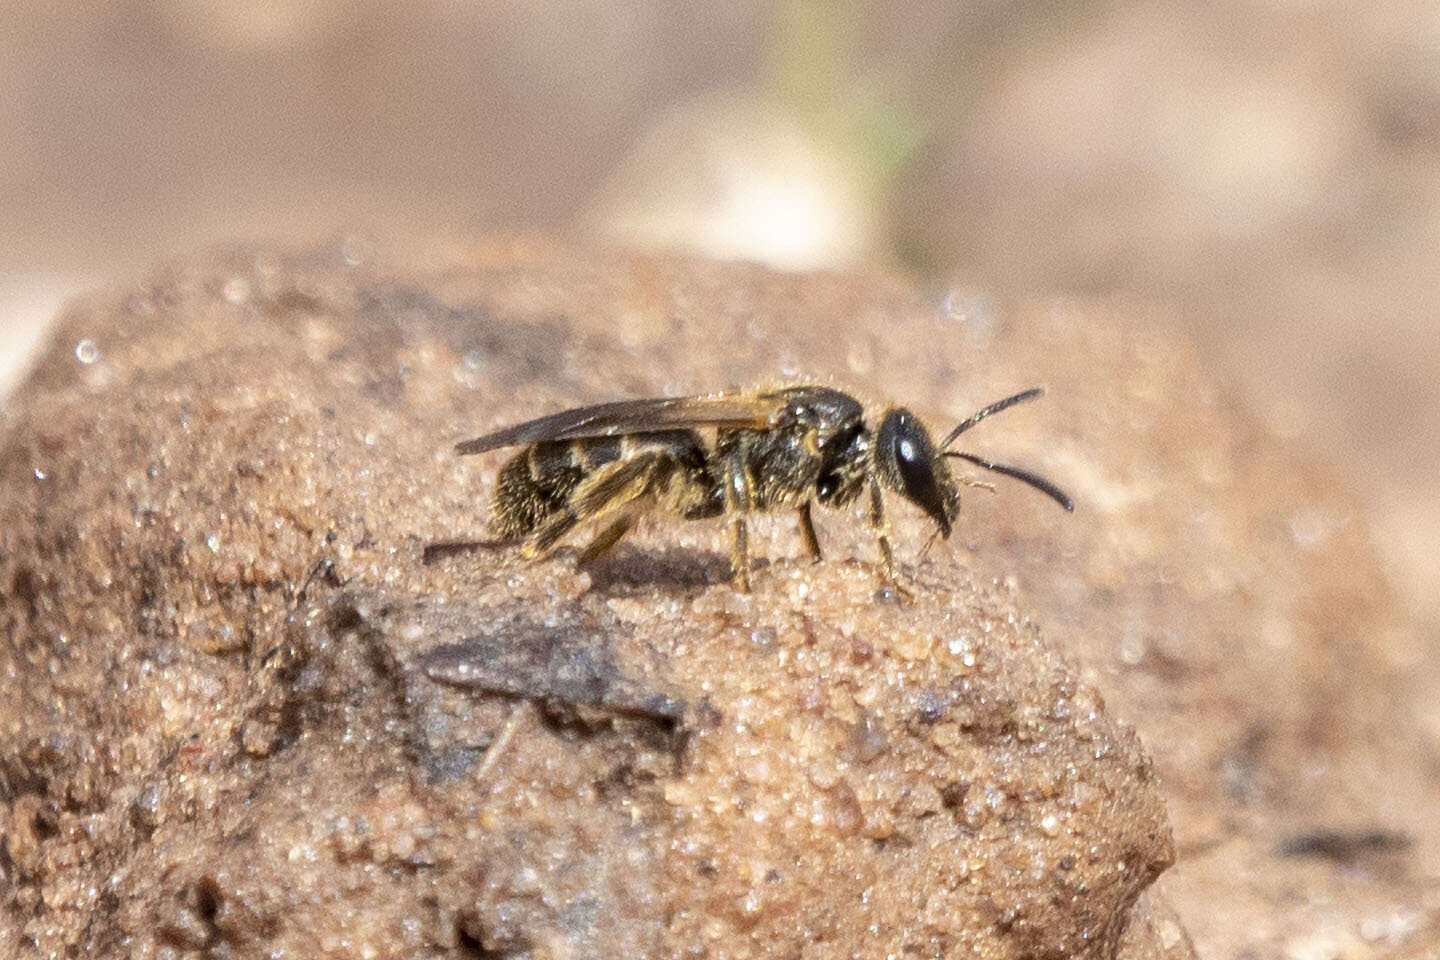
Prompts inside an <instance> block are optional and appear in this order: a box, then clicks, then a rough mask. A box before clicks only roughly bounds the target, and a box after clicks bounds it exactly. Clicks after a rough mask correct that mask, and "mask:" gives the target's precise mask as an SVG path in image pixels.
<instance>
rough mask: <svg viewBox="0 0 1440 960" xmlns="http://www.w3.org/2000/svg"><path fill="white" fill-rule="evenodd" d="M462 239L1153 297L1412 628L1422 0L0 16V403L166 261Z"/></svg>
mask: <svg viewBox="0 0 1440 960" xmlns="http://www.w3.org/2000/svg"><path fill="white" fill-rule="evenodd" d="M492 229H502V230H515V229H519V230H524V231H537V232H546V233H557V234H560V235H562V236H577V235H578V236H585V237H600V238H605V239H611V240H616V239H618V240H623V241H625V242H630V243H644V244H649V245H656V246H672V247H682V248H688V249H693V250H698V251H701V252H705V253H710V254H714V255H719V256H730V257H744V258H749V259H758V260H764V261H767V262H770V263H772V264H775V265H777V266H781V267H794V268H810V267H830V266H847V265H856V264H864V265H879V266H881V267H885V268H894V269H899V270H902V271H904V272H906V273H908V274H910V275H912V276H914V277H917V278H918V279H919V281H920V282H921V283H922V284H925V285H927V288H929V289H933V290H934V291H935V294H936V297H937V303H943V302H944V298H945V297H946V296H957V295H958V296H960V297H963V298H964V302H965V303H966V304H967V309H970V310H976V309H979V310H986V309H990V310H1003V309H1004V304H1005V302H1006V300H1007V298H1009V297H1011V296H1014V295H1024V296H1030V297H1034V296H1040V297H1050V296H1091V295H1106V296H1120V297H1125V298H1134V299H1135V301H1136V302H1142V303H1146V304H1149V305H1150V306H1151V307H1153V306H1155V305H1158V306H1159V307H1160V308H1161V310H1162V312H1164V313H1168V314H1170V315H1173V316H1175V317H1176V318H1178V320H1179V322H1181V323H1183V324H1184V325H1185V335H1186V336H1187V337H1189V338H1190V339H1192V340H1193V341H1194V343H1195V344H1196V345H1197V347H1198V348H1199V349H1200V350H1202V351H1203V352H1205V353H1206V354H1208V355H1209V356H1210V357H1211V358H1212V360H1213V362H1214V363H1215V364H1216V365H1218V366H1219V367H1220V368H1221V369H1222V376H1223V377H1226V378H1228V379H1229V380H1230V381H1231V382H1233V383H1234V384H1235V385H1236V389H1237V391H1239V392H1240V393H1242V394H1244V395H1246V396H1247V397H1248V399H1249V401H1250V402H1251V403H1252V404H1253V405H1254V406H1255V407H1256V408H1257V409H1259V410H1260V411H1261V413H1262V414H1263V415H1264V416H1265V417H1267V418H1268V419H1269V421H1270V422H1271V423H1272V424H1273V425H1274V426H1275V427H1276V428H1277V429H1279V430H1280V431H1281V432H1283V433H1285V434H1287V435H1291V436H1294V437H1297V438H1300V439H1301V440H1302V442H1305V443H1308V444H1310V445H1312V446H1314V447H1316V448H1324V449H1326V450H1328V451H1329V453H1330V454H1331V455H1332V456H1333V458H1334V459H1336V460H1337V461H1338V462H1339V463H1340V464H1341V467H1342V470H1343V472H1344V475H1345V476H1346V477H1347V478H1348V482H1350V483H1353V484H1354V485H1355V487H1356V488H1357V490H1358V491H1359V492H1360V493H1361V494H1362V496H1363V497H1365V498H1366V499H1367V500H1368V502H1369V503H1370V504H1371V506H1372V508H1373V511H1374V518H1375V522H1376V523H1375V530H1376V536H1377V539H1378V540H1379V541H1380V544H1379V545H1380V547H1381V549H1382V551H1383V552H1385V553H1386V554H1387V556H1388V557H1389V558H1390V562H1391V564H1392V569H1393V572H1394V574H1395V577H1396V581H1397V584H1398V585H1399V586H1400V587H1401V588H1402V589H1403V590H1405V591H1406V593H1407V594H1408V596H1409V598H1410V600H1411V602H1412V604H1413V607H1414V609H1416V610H1418V611H1420V612H1421V613H1422V615H1424V616H1426V617H1428V618H1430V620H1431V622H1432V623H1433V622H1435V621H1436V617H1437V614H1440V596H1437V594H1440V591H1436V590H1435V589H1434V587H1435V586H1436V585H1437V584H1440V576H1437V574H1440V559H1437V552H1436V550H1435V549H1434V547H1433V544H1435V543H1436V542H1437V541H1440V483H1437V481H1436V474H1437V470H1440V416H1437V413H1440V336H1437V330H1436V322H1435V317H1436V315H1437V310H1440V264H1437V255H1436V253H1437V249H1440V245H1437V241H1440V7H1437V5H1436V4H1435V3H1434V2H1433V0H1385V2H1381V3H1375V4H1356V3H1353V2H1342V0H1216V2H1211V3H1205V4H1196V3H1193V2H1190V0H1027V2H1019V0H958V2H957V0H907V2H903V3H894V2H891V3H886V2H879V0H876V2H860V0H854V2H844V0H836V2H823V3H822V2H816V0H780V2H778V3H753V2H746V0H730V2H726V3H716V4H709V5H702V4H681V3H666V2H660V0H628V2H621V3H615V2H613V0H565V2H557V0H525V2H519V0H510V2H488V3H487V2H477V3H463V2H459V0H229V2H220V0H110V2H107V3H104V4H96V3H91V2H83V0H46V2H43V3H41V2H19V0H15V2H10V3H6V4H4V5H3V6H0V390H3V389H4V388H5V387H4V385H5V384H10V383H13V382H14V378H15V377H16V376H18V375H19V372H20V371H21V370H22V369H23V363H24V358H25V356H26V355H27V352H28V351H30V350H32V349H33V348H34V345H35V344H36V342H37V337H38V336H39V335H40V332H41V330H42V328H43V325H44V323H45V321H46V320H47V319H49V318H50V317H51V316H52V315H53V314H54V312H55V311H56V309H57V307H58V305H59V304H60V303H61V302H62V301H63V300H64V298H66V297H67V296H69V295H71V294H73V293H75V292H78V291H80V290H82V289H84V288H86V287H89V286H93V285H96V284H100V283H107V282H112V281H114V280H116V279H118V278H124V277H134V276H137V275H139V274H140V273H142V272H143V271H145V270H147V269H148V268H149V267H151V266H153V265H154V264H155V263H156V262H158V261H163V260H165V259H167V258H171V257H174V256H178V255H182V254H184V253H187V252H189V251H192V250H194V249H195V248H196V247H205V246H209V245H214V244H219V243H228V242H231V241H235V240H265V241H280V242H286V243H300V242H312V241H317V240H319V241H325V242H343V243H353V244H359V245H364V244H366V243H381V244H384V245H387V246H389V245H393V244H403V243H404V242H406V240H407V238H422V237H433V236H435V235H436V234H437V233H448V234H460V235H467V234H473V233H477V232H480V231H485V230H492Z"/></svg>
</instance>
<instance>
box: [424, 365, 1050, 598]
mask: <svg viewBox="0 0 1440 960" xmlns="http://www.w3.org/2000/svg"><path fill="white" fill-rule="evenodd" d="M1042 393H1043V391H1042V390H1041V389H1040V388H1038V387H1036V388H1033V389H1030V390H1025V391H1023V392H1021V393H1017V394H1015V395H1014V396H1011V397H1006V398H1005V399H1004V400H1000V401H998V402H996V403H992V404H990V405H989V406H987V407H984V408H983V409H981V410H979V411H978V412H976V413H975V414H974V415H972V416H970V417H969V418H967V419H965V420H962V421H961V422H960V423H959V424H958V425H956V427H955V428H954V429H953V430H951V431H950V432H949V433H948V434H946V436H945V439H944V440H943V441H942V442H941V443H940V444H938V445H937V444H935V443H934V442H933V441H932V440H931V438H930V433H929V431H927V430H926V428H925V426H924V424H923V423H921V421H920V418H919V417H917V416H916V415H915V414H913V413H911V412H910V411H909V410H906V409H904V408H903V407H892V408H890V409H887V410H886V411H885V412H884V413H883V414H882V415H881V417H880V420H879V426H878V427H876V428H872V427H871V426H870V424H869V423H867V421H866V417H865V411H864V409H863V407H862V406H861V404H860V403H859V401H857V400H856V399H855V398H854V397H852V396H850V395H849V394H847V393H842V392H840V391H839V390H834V389H831V388H829V387H823V386H816V385H801V386H791V387H784V388H781V389H776V390H755V391H747V392H735V393H721V394H715V395H711V396H702V397H660V398H654V399H645V400H621V401H618V402H615V403H602V404H598V405H596V406H589V407H580V408H578V409H574V410H566V411H563V412H561V413H556V414H552V415H550V416H547V417H540V418H539V419H537V420H529V421H527V422H525V423H521V424H518V425H516V426H512V427H508V428H506V429H504V430H497V431H496V432H494V433H489V434H486V435H485V436H483V437H477V438H476V439H474V440H466V441H465V442H463V443H460V444H457V445H456V447H455V450H456V452H457V453H459V454H462V455H470V454H479V453H486V452H488V451H491V450H498V449H501V448H504V447H523V448H524V449H523V450H521V451H520V452H519V453H517V454H515V455H514V456H513V457H512V458H511V459H510V460H508V461H507V462H506V463H505V465H504V466H502V467H501V468H500V472H499V474H498V476H497V480H496V489H495V494H494V497H493V499H492V502H491V505H490V525H491V528H492V530H493V531H494V533H495V535H496V536H497V537H498V538H499V539H498V540H493V541H484V542H478V543H443V544H432V545H431V547H430V548H428V549H427V550H426V559H427V560H428V559H431V558H432V557H434V556H437V555H440V554H442V553H447V552H451V551H453V550H456V549H464V548H469V547H501V546H514V545H518V546H519V547H520V552H521V554H522V555H523V556H525V557H526V558H528V559H541V558H544V557H547V556H549V555H550V554H551V553H552V552H553V551H554V550H555V549H556V548H557V547H559V546H560V545H561V544H562V543H564V542H565V540H566V539H567V538H568V537H569V536H570V535H571V534H572V533H573V532H575V531H576V529H577V528H579V527H581V526H584V525H588V524H590V523H592V522H597V523H598V522H602V521H603V522H604V526H603V527H602V528H601V529H600V530H599V532H598V533H597V534H595V536H594V538H593V539H592V540H591V541H590V542H589V544H588V545H587V546H586V547H585V548H584V549H583V550H582V551H581V553H580V557H579V561H578V562H579V564H580V565H581V566H584V565H586V564H589V563H591V562H593V561H594V560H596V559H598V558H599V557H601V556H603V555H604V554H606V553H607V552H609V551H610V550H611V549H612V548H613V547H614V546H615V545H616V544H617V543H619V542H620V540H621V539H622V538H623V537H624V536H625V535H626V534H627V533H629V532H630V530H631V529H632V527H633V526H634V525H635V523H636V521H637V520H638V519H639V518H640V517H641V516H643V515H645V514H647V513H660V514H664V515H668V516H671V517H678V518H680V519H684V520H702V519H706V518H712V517H721V516H726V517H729V518H730V530H731V552H730V562H731V569H732V573H733V579H734V583H735V586H736V588H737V589H739V590H741V591H742V592H749V590H750V539H749V528H748V523H749V518H750V516H751V514H754V513H760V512H765V511H773V510H780V509H791V510H794V511H795V512H796V515H797V517H798V520H799V525H800V534H801V536H802V538H803V539H804V543H805V548H806V550H807V552H808V553H809V554H810V556H811V557H812V558H814V559H815V560H817V561H818V560H820V559H821V550H820V541H819V539H818V538H817V537H816V535H815V524H814V522H813V520H812V518H811V507H812V505H814V504H819V505H820V506H822V507H828V508H841V507H846V506H849V505H850V504H852V503H853V502H855V501H856V500H857V499H859V498H860V497H861V496H862V495H868V497H869V510H868V516H869V523H870V527H871V529H872V530H873V531H874V534H875V538H876V542H877V544H878V546H879V551H880V561H881V565H882V568H883V570H884V574H885V577H886V579H887V580H888V581H889V582H890V583H891V584H893V585H895V586H897V587H898V586H899V584H898V581H897V579H896V573H895V554H894V549H893V548H892V546H891V544H890V535H889V527H888V524H887V521H886V516H885V494H886V493H887V492H888V493H893V494H898V495H899V496H900V497H902V498H903V499H905V500H908V501H909V502H910V503H912V504H914V505H915V506H916V507H919V508H920V510H922V511H923V512H924V513H925V514H926V515H927V516H928V517H929V518H930V519H931V520H932V521H934V523H935V526H936V533H937V535H939V536H941V537H945V538H948V537H949V536H950V532H951V530H952V529H953V526H954V523H955V518H956V515H957V514H958V513H959V511H960V492H959V488H960V486H961V485H962V484H965V485H971V486H984V487H989V486H990V485H989V484H983V483H980V482H978V481H974V480H967V479H963V478H962V479H959V480H957V478H956V477H955V476H954V475H953V474H952V473H951V472H950V467H949V464H948V461H949V460H950V459H959V460H964V461H967V462H969V463H972V464H975V465H976V466H979V467H982V468H984V469H986V470H990V471H993V472H995V473H999V474H1003V475H1005V476H1008V477H1012V478H1014V479H1016V480H1020V481H1022V482H1023V483H1026V484H1029V485H1030V486H1032V487H1034V488H1035V489H1037V490H1039V491H1040V492H1041V493H1044V494H1046V495H1047V496H1049V497H1050V498H1051V499H1053V500H1055V501H1056V502H1057V503H1059V504H1060V505H1061V506H1062V507H1064V508H1065V509H1066V510H1073V509H1074V503H1073V501H1072V500H1071V499H1070V497H1069V496H1067V495H1066V494H1065V493H1064V491H1062V490H1061V489H1060V488H1059V487H1057V486H1055V485H1054V484H1053V483H1051V482H1050V481H1048V480H1046V479H1045V478H1043V477H1041V476H1039V475H1038V474H1035V473H1031V472H1030V471H1028V470H1022V469H1020V468H1018V467H1012V466H1006V465H1005V464H1001V463H994V462H992V461H990V460H986V459H984V458H981V457H978V456H976V455H974V454H971V453H962V452H959V451H954V450H950V449H948V448H949V446H950V444H952V443H953V442H954V441H955V439H956V438H957V437H959V436H960V435H961V434H962V433H964V432H965V431H967V430H969V429H970V428H971V427H973V426H975V425H976V424H978V423H980V422H981V421H982V420H984V419H986V418H987V417H990V416H992V415H993V414H996V413H999V412H1000V411H1002V410H1005V409H1007V408H1009V407H1012V406H1014V405H1015V404H1017V403H1022V402H1024V401H1027V400H1032V399H1034V398H1036V397H1038V396H1040V395H1041V394H1042ZM702 434H704V436H702ZM712 438H713V439H712ZM707 439H711V442H709V443H707V442H706V441H707ZM931 540H932V542H933V540H934V538H933V537H932V538H931Z"/></svg>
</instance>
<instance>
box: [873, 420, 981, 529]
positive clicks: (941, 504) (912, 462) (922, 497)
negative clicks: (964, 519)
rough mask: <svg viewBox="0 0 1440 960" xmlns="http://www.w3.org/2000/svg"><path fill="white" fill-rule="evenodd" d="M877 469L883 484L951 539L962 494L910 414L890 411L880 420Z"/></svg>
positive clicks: (876, 446)
mask: <svg viewBox="0 0 1440 960" xmlns="http://www.w3.org/2000/svg"><path fill="white" fill-rule="evenodd" d="M875 470H876V472H877V473H878V475H879V477H880V480H881V482H882V483H884V484H885V485H886V486H887V487H889V488H890V489H891V490H894V491H895V492H896V493H898V494H900V495H901V496H902V497H904V498H905V499H906V500H909V501H910V502H911V503H913V504H915V505H916V506H917V507H919V508H920V509H921V510H924V511H925V512H926V513H927V514H929V516H930V519H932V520H934V521H935V524H936V526H938V527H939V528H940V533H941V535H942V536H945V537H949V536H950V522H951V521H952V520H953V519H955V514H956V512H957V511H958V510H959V509H960V493H959V491H958V490H957V489H956V487H955V481H953V480H952V479H950V469H949V467H947V466H946V464H945V459H944V457H942V456H941V455H940V452H939V451H938V450H936V449H935V444H934V443H933V442H932V441H931V440H930V434H929V433H927V432H926V430H925V427H924V425H923V424H921V423H920V421H919V419H918V418H917V417H916V416H915V415H914V414H913V413H911V412H910V411H908V410H904V409H896V410H891V411H889V412H888V413H886V414H885V419H883V420H882V421H880V430H879V432H878V433H877V435H876V438H875Z"/></svg>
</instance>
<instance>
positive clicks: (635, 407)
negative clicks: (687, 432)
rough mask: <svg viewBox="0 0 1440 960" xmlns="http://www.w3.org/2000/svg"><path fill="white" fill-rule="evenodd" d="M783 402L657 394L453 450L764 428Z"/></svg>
mask: <svg viewBox="0 0 1440 960" xmlns="http://www.w3.org/2000/svg"><path fill="white" fill-rule="evenodd" d="M782 405H783V404H782V402H781V401H778V400H777V399H776V397H775V395H774V394H749V395H745V394H728V395H727V394H716V395H714V396H709V397H655V398H652V399H648V400H619V401H617V402H615V403H601V404H596V405H595V406H593V407H578V408H576V409H574V410H564V411H561V412H560V413H552V414H551V415H550V416H548V417H541V418H539V419H538V420H529V421H526V422H525V423H520V424H516V425H515V426H513V427H507V428H506V429H504V430H497V431H495V432H494V433H487V434H486V435H485V436H483V437H476V438H475V439H474V440H466V441H465V442H464V443H459V444H456V445H455V452H457V453H461V454H466V453H484V452H485V451H487V450H498V449H500V448H501V447H514V446H523V445H528V444H532V443H540V442H542V441H545V440H574V439H576V438H579V437H613V436H618V435H620V434H625V433H641V432H644V431H647V430H667V429H685V428H687V427H729V428H732V429H744V428H749V429H755V430H759V429H763V428H765V427H768V426H770V424H771V418H772V417H773V415H774V414H775V413H776V412H777V411H778V410H779V409H780V408H781V406H782Z"/></svg>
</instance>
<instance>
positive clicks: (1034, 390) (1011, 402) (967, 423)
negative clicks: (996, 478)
mask: <svg viewBox="0 0 1440 960" xmlns="http://www.w3.org/2000/svg"><path fill="white" fill-rule="evenodd" d="M1044 392H1045V388H1044V387H1031V388H1030V389H1029V390H1022V391H1021V392H1020V393H1017V394H1015V396H1013V397H1006V398H1005V399H1004V400H997V401H995V402H994V403H992V404H990V406H988V407H986V408H985V409H983V410H980V411H978V412H977V413H974V414H972V415H971V416H970V418H969V419H968V420H961V421H960V423H959V424H957V425H956V427H955V429H954V430H951V431H950V433H949V434H948V435H947V436H946V437H945V440H944V442H943V443H941V444H940V449H941V450H944V449H945V448H946V447H948V446H950V444H952V443H954V442H955V438H956V437H958V436H960V434H962V433H964V432H965V431H966V430H969V429H970V428H971V427H973V426H975V424H977V423H979V422H980V421H981V420H984V419H985V418H986V417H988V416H990V414H992V413H999V412H1000V411H1001V410H1004V409H1006V408H1007V407H1013V406H1015V404H1017V403H1024V402H1025V401H1026V400H1034V399H1035V398H1036V397H1038V396H1040V395H1041V394H1043V393H1044ZM982 466H983V464H982ZM1000 472H1001V473H1003V472H1004V471H1003V470H1002V471H1000Z"/></svg>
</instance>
